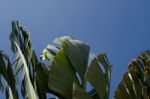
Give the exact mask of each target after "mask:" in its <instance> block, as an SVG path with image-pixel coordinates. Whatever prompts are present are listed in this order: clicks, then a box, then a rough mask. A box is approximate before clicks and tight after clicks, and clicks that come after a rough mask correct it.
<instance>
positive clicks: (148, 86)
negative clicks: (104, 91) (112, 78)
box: [115, 50, 150, 99]
mask: <svg viewBox="0 0 150 99" xmlns="http://www.w3.org/2000/svg"><path fill="white" fill-rule="evenodd" d="M149 93H150V51H149V50H147V51H145V52H143V53H141V54H140V55H139V57H137V58H136V59H134V60H133V61H131V63H130V64H129V67H128V71H127V72H126V73H125V74H124V76H123V79H122V81H121V82H120V83H119V85H118V87H117V90H116V92H115V99H150V94H149Z"/></svg>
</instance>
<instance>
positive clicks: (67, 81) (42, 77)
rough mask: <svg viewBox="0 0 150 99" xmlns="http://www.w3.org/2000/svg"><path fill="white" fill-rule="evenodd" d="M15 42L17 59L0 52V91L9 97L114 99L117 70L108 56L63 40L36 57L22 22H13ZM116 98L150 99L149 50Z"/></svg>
mask: <svg viewBox="0 0 150 99" xmlns="http://www.w3.org/2000/svg"><path fill="white" fill-rule="evenodd" d="M10 41H11V50H12V52H13V53H14V55H15V59H13V60H10V59H9V57H8V55H7V54H6V53H5V52H4V51H2V50H0V90H1V91H2V92H3V91H5V96H6V99H21V98H24V99H47V98H48V97H50V98H49V99H109V90H110V79H111V67H112V66H111V64H110V63H109V61H108V59H107V56H106V54H105V53H100V54H98V55H95V57H93V58H89V57H90V47H89V46H88V45H87V44H85V43H83V42H81V41H79V40H76V39H74V38H73V37H70V36H63V37H59V38H55V39H54V40H53V41H52V43H50V44H48V45H47V47H46V48H45V49H44V50H43V52H42V54H41V56H40V57H37V55H36V53H35V50H34V49H33V47H32V44H31V40H30V36H29V34H28V32H27V31H26V30H25V28H24V27H22V26H21V25H20V24H19V22H18V21H13V22H12V31H11V34H10ZM44 60H46V61H48V63H47V62H45V61H44ZM89 85H90V86H91V88H90V90H87V89H89ZM87 87H88V88H87ZM47 94H51V95H47ZM114 99H150V51H149V50H147V51H145V52H143V53H141V54H140V55H139V56H138V57H137V58H136V59H134V60H133V61H131V62H130V64H129V66H128V71H127V72H125V74H124V76H123V79H122V81H121V82H120V83H119V84H118V87H117V89H116V92H115V96H114Z"/></svg>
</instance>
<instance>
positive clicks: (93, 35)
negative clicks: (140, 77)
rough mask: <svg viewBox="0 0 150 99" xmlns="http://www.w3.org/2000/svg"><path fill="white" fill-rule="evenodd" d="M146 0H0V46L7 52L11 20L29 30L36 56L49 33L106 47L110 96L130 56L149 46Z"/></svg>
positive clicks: (149, 2) (149, 15)
mask: <svg viewBox="0 0 150 99" xmlns="http://www.w3.org/2000/svg"><path fill="white" fill-rule="evenodd" d="M149 5H150V0H0V49H4V50H7V52H8V53H9V54H10V53H11V51H10V50H9V48H10V41H9V38H8V36H9V34H10V31H11V21H12V20H14V19H16V20H19V21H20V22H21V23H22V24H23V25H24V26H25V27H26V28H27V30H28V31H29V32H30V36H31V39H32V43H33V46H34V49H35V50H36V52H37V53H38V55H40V53H41V52H42V49H43V48H44V47H45V46H46V45H47V44H48V43H50V42H51V41H52V40H53V38H55V37H59V36H63V35H71V36H73V37H75V38H76V39H79V40H82V41H84V42H86V43H87V44H89V45H90V46H91V49H92V52H94V53H99V52H103V51H105V52H107V55H108V58H109V60H110V62H111V64H112V65H113V68H112V80H111V96H110V97H112V96H113V94H114V90H115V88H116V85H117V83H118V82H119V81H120V80H121V77H122V74H123V72H124V71H126V69H127V65H128V63H129V61H130V60H131V59H132V58H134V57H136V56H137V55H138V54H139V53H140V52H141V51H143V50H146V49H149V48H150V6H149ZM2 97H3V96H1V99H2ZM3 99H4V98H3ZM110 99H111V98H110Z"/></svg>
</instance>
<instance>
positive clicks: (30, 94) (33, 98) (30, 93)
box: [14, 42, 38, 99]
mask: <svg viewBox="0 0 150 99" xmlns="http://www.w3.org/2000/svg"><path fill="white" fill-rule="evenodd" d="M14 44H15V45H16V48H17V49H18V55H19V56H20V59H19V61H20V63H22V66H23V68H22V69H23V76H24V80H25V85H26V86H25V87H26V89H25V92H26V93H25V97H26V98H28V99H38V97H37V95H36V92H35V91H34V89H33V86H32V83H31V81H30V77H29V70H28V67H27V63H26V60H25V57H24V55H23V53H22V52H21V50H20V48H19V46H18V44H17V43H16V42H14Z"/></svg>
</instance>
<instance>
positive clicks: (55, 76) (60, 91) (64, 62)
mask: <svg viewBox="0 0 150 99" xmlns="http://www.w3.org/2000/svg"><path fill="white" fill-rule="evenodd" d="M75 79H76V72H75V70H74V68H73V67H72V65H71V64H70V62H69V61H68V59H67V57H66V55H65V53H64V50H63V49H61V50H60V51H59V52H58V53H57V54H56V56H55V57H54V61H53V62H52V65H51V67H50V71H49V77H48V87H49V89H50V90H52V91H53V93H54V94H56V95H57V96H58V97H60V98H64V99H71V98H72V89H73V82H74V81H75Z"/></svg>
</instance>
